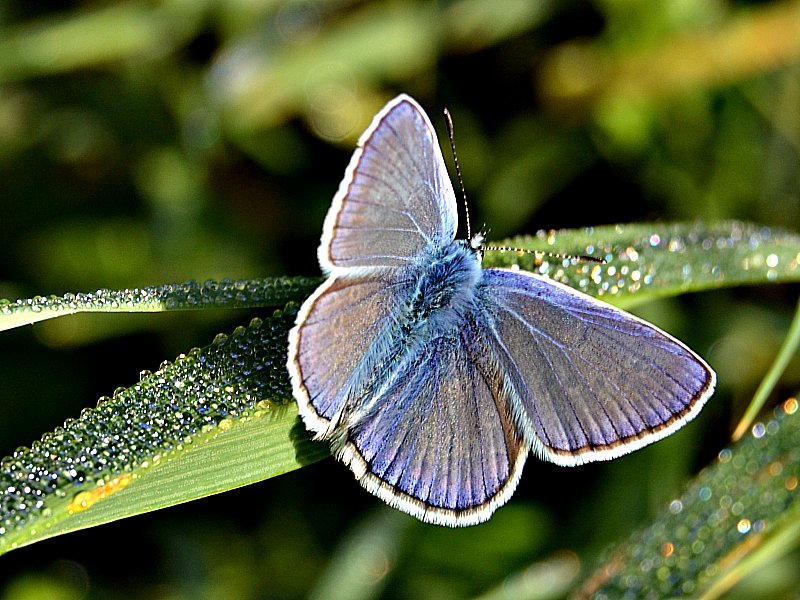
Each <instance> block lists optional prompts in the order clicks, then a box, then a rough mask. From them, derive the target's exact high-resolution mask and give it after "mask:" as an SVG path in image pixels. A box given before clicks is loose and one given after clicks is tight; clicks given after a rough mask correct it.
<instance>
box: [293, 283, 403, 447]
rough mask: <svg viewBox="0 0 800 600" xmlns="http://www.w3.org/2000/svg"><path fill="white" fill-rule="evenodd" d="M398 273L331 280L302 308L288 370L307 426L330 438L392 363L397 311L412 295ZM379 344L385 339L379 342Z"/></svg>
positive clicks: (298, 317) (318, 436) (320, 436)
mask: <svg viewBox="0 0 800 600" xmlns="http://www.w3.org/2000/svg"><path fill="white" fill-rule="evenodd" d="M395 275H396V273H395V272H394V271H391V272H383V273H375V274H373V275H370V276H364V277H330V278H329V279H328V280H327V281H325V283H324V284H322V285H321V286H320V287H319V288H317V290H316V291H315V292H314V294H312V295H311V296H310V297H309V298H308V300H306V302H305V303H304V304H303V306H302V307H301V309H300V312H299V314H298V316H297V325H296V326H295V327H294V328H293V329H292V331H291V332H290V334H289V360H288V368H289V374H290V375H291V379H292V386H293V391H294V397H295V398H296V399H297V401H298V407H299V410H300V415H301V417H302V418H303V421H304V422H305V424H306V427H308V429H310V430H311V431H313V432H315V433H316V434H317V438H326V437H328V436H329V435H330V433H331V431H332V430H333V429H334V428H335V426H336V424H337V423H338V421H339V420H340V413H341V412H342V410H343V409H344V407H345V403H347V402H348V401H350V402H351V403H352V402H354V401H357V400H359V398H353V397H352V390H354V389H359V390H364V391H368V390H369V389H370V386H371V385H372V386H374V385H377V384H376V382H375V381H374V380H375V379H376V378H377V377H379V376H380V374H381V373H380V369H379V368H378V365H380V364H383V363H385V362H386V361H387V360H388V358H387V357H388V355H389V353H390V352H394V351H396V350H395V349H394V348H392V347H391V343H390V340H391V339H392V337H393V333H392V331H393V330H394V329H395V328H396V321H395V312H396V308H395V307H397V306H400V305H402V303H403V301H404V299H405V298H406V297H407V296H408V295H409V294H410V289H409V287H410V286H411V285H412V284H411V282H410V281H409V280H404V279H402V278H397V277H396V276H395ZM377 340H385V341H384V342H382V343H377Z"/></svg>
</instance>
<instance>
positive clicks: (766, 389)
mask: <svg viewBox="0 0 800 600" xmlns="http://www.w3.org/2000/svg"><path fill="white" fill-rule="evenodd" d="M798 347H800V301H799V302H798V303H797V308H796V309H795V312H794V319H792V324H791V325H790V326H789V330H788V331H787V332H786V339H784V340H783V344H781V348H780V350H779V351H778V356H776V357H775V360H774V361H773V363H772V365H771V366H770V368H769V371H767V374H766V375H765V376H764V379H762V380H761V383H760V384H759V386H758V389H757V390H756V393H755V394H754V395H753V399H752V401H751V402H750V404H749V406H748V407H747V410H746V411H745V413H744V416H743V417H742V419H741V421H739V424H738V425H737V426H736V429H735V430H734V432H733V436H732V437H733V439H734V440H738V439H739V438H741V437H742V436H743V435H744V434H745V432H746V431H747V430H748V429H749V428H750V425H752V424H753V421H755V419H756V417H757V416H758V413H759V412H761V409H762V408H764V404H765V403H766V401H767V398H769V395H770V394H771V393H772V390H774V389H775V386H776V385H777V384H778V381H779V380H780V377H781V375H783V372H784V371H785V370H786V367H787V366H788V365H789V361H791V360H792V358H793V357H794V355H795V354H797V349H798Z"/></svg>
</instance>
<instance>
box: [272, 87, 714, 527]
mask: <svg viewBox="0 0 800 600" xmlns="http://www.w3.org/2000/svg"><path fill="white" fill-rule="evenodd" d="M456 210H457V209H456V198H455V194H454V192H453V186H452V184H451V182H450V179H449V177H448V175H447V169H446V167H445V164H444V159H443V157H442V153H441V150H440V148H439V142H438V140H437V137H436V133H435V131H434V129H433V126H432V125H431V123H430V120H429V119H428V116H427V115H426V114H425V112H424V111H423V110H422V108H421V107H420V106H419V105H418V104H417V103H416V102H415V101H414V100H413V99H412V98H410V97H409V96H406V95H400V96H398V97H397V98H395V99H394V100H392V101H391V102H389V103H388V104H387V105H386V106H385V107H384V108H383V110H381V112H380V113H378V115H377V116H376V117H375V119H374V120H373V121H372V124H371V125H370V126H369V128H368V129H367V130H366V131H365V132H364V134H363V135H362V136H361V138H360V140H359V144H358V149H357V150H356V151H355V153H354V154H353V157H352V159H351V161H350V165H349V166H348V167H347V171H346V172H345V176H344V180H343V181H342V183H341V185H340V187H339V191H338V192H337V193H336V196H335V197H334V199H333V205H332V206H331V208H330V210H329V211H328V215H327V217H326V219H325V225H324V228H323V233H322V241H321V244H320V247H319V262H320V264H321V266H322V269H323V270H324V271H325V273H326V274H327V275H328V279H327V280H326V281H325V282H324V283H323V284H322V285H321V286H320V287H319V288H318V289H317V290H316V291H315V292H314V294H312V295H311V297H309V298H308V300H306V302H305V303H304V304H303V306H302V308H301V309H300V312H299V314H298V316H297V322H296V325H295V327H294V328H293V329H292V331H291V333H290V336H289V355H288V363H287V364H288V369H289V373H290V375H291V380H292V387H293V392H294V396H295V398H296V400H297V405H298V408H299V412H300V415H301V417H302V419H303V421H304V423H305V425H306V427H307V428H308V429H309V430H310V431H312V432H313V433H314V434H315V439H318V440H327V441H328V442H329V443H330V445H331V448H332V450H333V452H334V454H335V456H336V457H337V458H338V459H339V460H341V461H342V462H344V463H345V464H346V465H348V466H349V467H350V468H351V469H352V470H353V473H354V474H355V476H356V479H357V480H358V481H359V482H360V483H361V485H362V486H364V487H365V488H366V489H367V490H369V491H370V492H372V493H373V494H375V495H376V496H378V497H380V498H382V499H383V500H385V501H386V502H387V503H389V504H390V505H392V506H394V507H397V508H399V509H400V510H402V511H405V512H407V513H409V514H411V515H414V516H415V517H417V518H419V519H421V520H422V521H425V522H428V523H437V524H441V525H449V526H460V525H472V524H476V523H480V522H482V521H485V520H486V519H488V518H489V517H490V516H491V515H492V513H493V512H494V511H495V510H496V509H497V508H498V507H499V506H501V505H502V504H504V503H505V502H506V501H508V499H509V498H510V496H511V494H512V493H513V492H514V489H515V488H516V486H517V482H518V481H519V478H520V475H521V473H522V467H523V465H524V464H525V459H526V458H527V457H528V454H529V453H530V452H531V451H533V452H534V453H535V454H536V455H537V456H538V457H540V458H542V459H545V460H549V461H552V462H554V463H556V464H559V465H577V464H581V463H585V462H589V461H594V460H608V459H612V458H615V457H618V456H620V455H622V454H625V453H627V452H630V451H631V450H635V449H637V448H640V447H642V446H644V445H646V444H649V443H650V442H653V441H655V440H658V439H660V438H663V437H665V436H667V435H669V434H671V433H672V432H674V431H675V430H677V429H678V428H680V427H681V426H682V425H684V424H685V423H686V422H687V421H689V420H690V419H692V418H693V417H694V416H695V415H696V414H697V413H698V412H699V411H700V408H701V407H702V406H703V404H704V403H705V401H706V400H707V399H708V397H709V396H710V395H711V393H712V392H713V390H714V385H715V381H716V376H715V374H714V372H713V371H712V370H711V368H710V367H709V366H708V365H707V364H706V363H705V362H704V361H703V360H702V359H701V358H700V357H699V356H697V355H696V354H695V353H694V352H692V351H691V350H690V349H689V348H687V347H686V346H684V345H683V344H682V343H681V342H679V341H678V340H676V339H674V338H673V337H671V336H669V335H668V334H666V333H664V332H663V331H661V330H659V329H658V328H656V327H654V326H653V325H651V324H649V323H646V322H644V321H642V320H641V319H638V318H636V317H634V316H632V315H630V314H628V313H625V312H622V311H620V310H617V309H615V308H613V307H611V306H609V305H607V304H605V303H603V302H600V301H598V300H595V299H593V298H591V297H589V296H586V295H584V294H582V293H580V292H577V291H575V290H573V289H572V288H569V287H567V286H565V285H562V284H560V283H557V282H554V281H552V280H550V279H547V278H545V277H541V276H538V275H534V274H532V273H527V272H521V271H512V270H508V269H483V268H482V267H481V250H482V248H481V246H482V238H480V237H478V236H476V237H475V238H474V239H473V240H457V239H455V236H456V228H457V212H456Z"/></svg>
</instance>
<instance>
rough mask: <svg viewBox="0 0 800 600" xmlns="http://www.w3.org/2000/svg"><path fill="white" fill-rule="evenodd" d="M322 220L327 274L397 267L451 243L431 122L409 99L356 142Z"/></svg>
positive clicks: (446, 187)
mask: <svg viewBox="0 0 800 600" xmlns="http://www.w3.org/2000/svg"><path fill="white" fill-rule="evenodd" d="M359 146H360V148H359V149H358V150H356V152H355V154H354V155H353V158H352V159H351V161H350V165H349V166H348V169H347V172H346V174H345V178H344V180H343V181H342V184H341V186H340V187H339V191H338V193H337V194H336V196H335V197H334V200H333V205H332V206H331V209H330V211H329V213H328V216H327V218H326V219H325V227H324V233H323V239H322V244H321V245H320V250H319V257H320V263H321V264H322V266H323V268H324V269H326V270H333V269H342V270H346V269H359V268H369V267H400V266H403V265H405V264H406V263H408V261H409V260H413V259H415V258H417V257H418V256H419V254H420V253H421V252H423V251H424V249H425V248H426V247H428V248H429V247H440V246H442V245H443V244H448V243H450V242H451V241H452V240H453V238H454V237H455V232H456V220H457V213H456V201H455V196H454V194H453V187H452V184H451V183H450V179H449V178H448V176H447V169H446V167H445V165H444V160H443V158H442V153H441V150H440V149H439V142H438V140H437V138H436V133H435V131H434V129H433V127H432V125H431V123H430V121H429V120H428V117H427V116H426V115H425V113H424V112H423V111H422V109H421V108H420V107H419V105H418V104H417V103H416V102H415V101H414V100H412V99H411V98H409V97H408V96H404V95H403V96H398V97H397V98H395V99H394V100H393V101H392V102H390V103H389V104H387V105H386V107H385V108H384V109H383V110H382V111H381V112H380V113H378V115H377V116H376V117H375V119H374V120H373V122H372V125H370V127H369V128H368V129H367V131H365V132H364V135H362V136H361V139H360V140H359Z"/></svg>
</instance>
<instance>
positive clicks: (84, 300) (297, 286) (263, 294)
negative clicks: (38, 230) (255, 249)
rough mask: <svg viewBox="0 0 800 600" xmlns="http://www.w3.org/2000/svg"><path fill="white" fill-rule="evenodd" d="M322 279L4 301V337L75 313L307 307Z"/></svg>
mask: <svg viewBox="0 0 800 600" xmlns="http://www.w3.org/2000/svg"><path fill="white" fill-rule="evenodd" d="M320 282H321V280H320V279H319V278H317V277H269V278H264V279H247V280H240V281H232V280H229V279H223V280H222V281H214V280H209V281H206V282H204V283H202V284H201V283H198V282H196V281H187V282H186V283H168V284H165V285H153V286H148V287H143V288H133V289H129V290H97V291H96V292H90V293H81V294H64V295H63V296H36V297H34V298H28V299H22V300H14V301H12V300H2V299H0V331H3V330H6V329H13V328H14V327H20V326H22V325H30V324H32V323H37V322H39V321H44V320H46V319H52V318H54V317H62V316H65V315H71V314H75V313H87V312H103V313H122V312H161V311H168V310H197V309H209V308H252V307H263V306H283V305H284V304H286V303H287V302H289V301H292V300H298V301H302V300H303V299H304V298H305V297H306V296H308V295H309V294H310V293H311V292H312V291H313V290H314V288H316V287H317V286H318V285H319V284H320Z"/></svg>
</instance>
